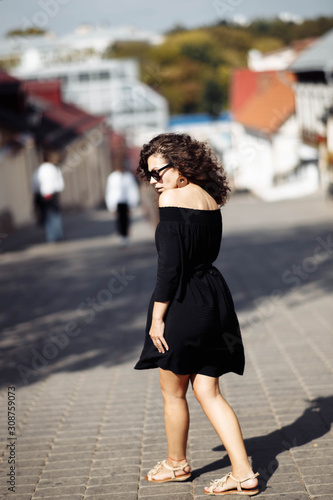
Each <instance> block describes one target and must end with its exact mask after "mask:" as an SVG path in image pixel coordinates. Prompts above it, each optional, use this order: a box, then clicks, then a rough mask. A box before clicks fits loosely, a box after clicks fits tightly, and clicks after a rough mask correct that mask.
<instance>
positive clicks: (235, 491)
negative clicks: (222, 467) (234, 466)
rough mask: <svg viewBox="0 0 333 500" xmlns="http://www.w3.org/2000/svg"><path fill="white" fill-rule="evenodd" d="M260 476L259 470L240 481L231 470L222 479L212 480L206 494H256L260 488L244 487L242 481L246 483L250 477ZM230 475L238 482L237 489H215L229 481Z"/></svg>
mask: <svg viewBox="0 0 333 500" xmlns="http://www.w3.org/2000/svg"><path fill="white" fill-rule="evenodd" d="M258 476H259V472H257V473H256V474H253V476H250V477H247V478H246V479H242V480H241V481H239V480H238V479H236V478H235V477H234V476H233V475H232V474H231V472H229V473H228V474H227V475H226V476H224V477H222V479H215V481H211V485H210V486H209V488H208V490H209V491H205V493H206V495H248V496H252V495H256V494H257V493H259V488H253V489H246V488H244V489H242V487H241V483H244V482H245V481H247V480H248V479H254V478H256V477H258ZM229 477H231V479H233V480H234V481H235V482H236V483H237V489H235V488H234V489H232V490H224V491H215V490H217V489H218V488H221V486H223V485H224V484H225V483H226V482H227V480H228V478H229Z"/></svg>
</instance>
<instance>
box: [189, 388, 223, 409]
mask: <svg viewBox="0 0 333 500" xmlns="http://www.w3.org/2000/svg"><path fill="white" fill-rule="evenodd" d="M192 392H193V395H194V397H195V398H196V399H197V401H199V403H200V404H201V405H202V404H205V403H206V402H208V401H209V400H213V399H214V398H216V397H217V396H220V394H221V393H220V390H219V388H218V387H217V386H215V385H213V386H211V385H210V386H206V385H204V384H193V386H192Z"/></svg>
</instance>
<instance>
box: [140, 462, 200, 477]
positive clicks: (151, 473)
mask: <svg viewBox="0 0 333 500" xmlns="http://www.w3.org/2000/svg"><path fill="white" fill-rule="evenodd" d="M166 461H167V459H165V460H163V461H162V462H158V463H157V464H156V465H155V467H153V468H152V469H151V470H150V471H149V472H148V477H149V478H150V479H151V478H152V476H154V475H155V474H157V473H158V472H160V470H161V469H162V467H165V468H166V469H169V470H170V471H171V474H172V476H171V477H172V479H175V477H176V474H175V472H176V471H177V470H184V469H186V467H190V466H189V464H188V463H187V462H186V463H185V464H184V465H180V466H179V467H170V465H168V464H167V463H166Z"/></svg>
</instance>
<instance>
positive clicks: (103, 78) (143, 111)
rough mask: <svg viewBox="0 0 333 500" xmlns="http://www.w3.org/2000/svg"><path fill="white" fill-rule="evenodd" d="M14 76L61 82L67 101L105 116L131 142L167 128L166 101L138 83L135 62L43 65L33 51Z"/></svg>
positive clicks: (93, 61) (84, 62)
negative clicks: (136, 136)
mask: <svg viewBox="0 0 333 500" xmlns="http://www.w3.org/2000/svg"><path fill="white" fill-rule="evenodd" d="M12 74H13V75H14V76H17V77H19V78H24V79H28V80H46V79H60V80H61V81H62V93H63V99H64V100H65V101H67V102H70V103H73V104H75V105H76V106H79V107H80V108H82V109H84V110H86V111H87V112H89V113H92V114H97V115H103V116H106V118H107V121H108V123H109V124H110V126H111V127H112V128H113V130H115V131H116V132H121V133H123V134H124V135H126V138H127V139H128V141H129V143H132V142H133V140H134V137H135V135H136V134H137V133H139V132H142V131H148V132H150V131H151V132H152V133H154V131H156V130H165V128H166V127H167V123H168V104H167V101H166V99H165V98H164V97H162V96H160V95H159V94H158V93H157V92H155V91H154V90H153V89H151V88H150V87H149V86H148V85H146V84H144V83H142V82H141V81H140V80H139V67H138V63H137V62H136V61H135V60H134V59H99V58H91V59H88V60H86V61H81V62H75V63H61V64H52V65H47V66H44V65H42V63H41V60H40V59H38V53H37V52H36V51H35V50H33V49H32V50H30V51H28V52H27V53H26V54H25V58H24V59H23V61H22V64H21V66H20V67H19V68H17V69H16V70H15V71H12Z"/></svg>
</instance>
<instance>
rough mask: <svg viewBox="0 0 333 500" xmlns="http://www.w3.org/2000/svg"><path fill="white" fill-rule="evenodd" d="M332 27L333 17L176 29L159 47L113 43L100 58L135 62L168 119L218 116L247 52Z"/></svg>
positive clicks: (273, 47)
mask: <svg viewBox="0 0 333 500" xmlns="http://www.w3.org/2000/svg"><path fill="white" fill-rule="evenodd" d="M332 27H333V17H331V18H326V17H320V18H318V19H308V20H305V21H303V22H302V23H300V24H296V23H293V22H283V21H281V20H280V19H271V20H269V19H257V20H255V21H253V22H252V23H251V24H250V25H249V26H246V27H245V26H239V25H233V24H230V23H227V22H225V21H221V22H220V23H218V24H216V25H212V26H205V27H201V28H197V29H191V30H188V29H185V28H184V27H181V26H177V27H175V28H174V29H173V30H171V31H170V32H168V33H167V34H166V35H165V36H166V39H165V41H164V43H162V44H161V45H158V46H151V45H148V44H145V43H137V42H117V43H115V44H113V45H111V46H110V47H108V49H107V50H106V52H105V54H104V57H106V58H109V57H135V58H137V59H138V60H139V62H140V67H141V78H142V81H144V82H145V83H147V84H148V85H150V86H151V87H153V88H154V89H155V90H157V91H158V92H159V93H160V94H162V95H163V96H164V97H166V98H167V99H168V101H169V104H170V111H171V113H173V114H177V113H198V112H208V113H210V114H211V115H218V114H219V113H220V111H222V110H225V109H227V105H228V97H229V96H228V92H229V80H230V74H231V71H232V70H233V69H234V68H237V67H244V66H246V65H247V54H248V51H249V50H251V49H257V50H259V51H260V52H263V53H265V52H270V51H273V50H276V49H279V48H281V47H283V46H285V45H288V44H290V43H292V42H293V41H296V40H301V39H304V38H311V37H319V36H321V35H323V34H324V33H325V32H326V31H328V30H329V29H331V28H332Z"/></svg>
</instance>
